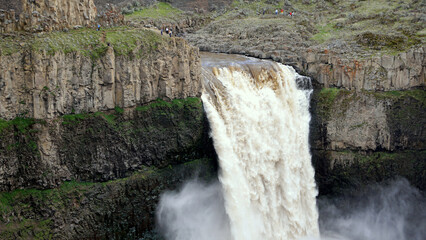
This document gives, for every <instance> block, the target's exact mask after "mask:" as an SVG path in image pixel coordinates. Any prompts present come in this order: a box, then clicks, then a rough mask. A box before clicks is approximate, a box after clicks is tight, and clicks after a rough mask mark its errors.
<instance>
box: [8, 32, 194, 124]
mask: <svg viewBox="0 0 426 240" xmlns="http://www.w3.org/2000/svg"><path fill="white" fill-rule="evenodd" d="M169 41H170V42H169V43H168V44H163V45H161V46H160V47H159V48H158V49H157V50H156V51H155V52H153V53H152V54H148V53H144V54H143V56H139V57H137V56H134V57H132V56H123V55H120V56H117V54H116V53H115V51H114V48H113V46H109V47H108V48H107V50H106V52H105V54H104V55H103V56H101V57H100V58H92V57H91V56H90V55H88V54H85V53H83V52H72V53H67V54H66V53H64V52H61V51H57V52H55V53H54V54H53V55H52V54H51V53H48V52H45V51H43V52H39V51H20V52H17V53H14V54H12V55H9V56H6V55H3V56H0V118H3V119H13V118H15V117H17V116H26V117H32V118H36V119H52V118H55V117H58V116H61V115H64V114H71V113H82V112H86V113H91V112H97V111H106V110H111V109H114V108H115V107H116V106H118V107H121V108H129V107H135V106H137V105H138V104H139V105H140V104H143V103H148V102H150V101H153V100H155V99H157V98H161V99H175V98H186V97H195V96H199V94H200V88H201V85H200V59H199V53H198V50H197V49H196V48H193V47H190V46H189V45H188V44H187V43H186V42H185V41H184V40H183V39H179V38H172V39H171V40H169ZM141 47H143V46H141ZM134 51H135V52H138V49H135V50H134Z"/></svg>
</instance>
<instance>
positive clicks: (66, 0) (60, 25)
mask: <svg viewBox="0 0 426 240" xmlns="http://www.w3.org/2000/svg"><path fill="white" fill-rule="evenodd" d="M8 2H10V1H9V0H2V1H0V6H1V8H6V9H2V10H1V12H0V32H3V33H4V32H14V31H27V32H40V31H51V30H61V29H64V28H72V27H74V26H88V25H91V24H92V23H93V22H94V21H95V19H96V15H97V11H96V7H95V5H94V3H93V0H84V1H81V0H49V1H26V0H17V1H14V3H8Z"/></svg>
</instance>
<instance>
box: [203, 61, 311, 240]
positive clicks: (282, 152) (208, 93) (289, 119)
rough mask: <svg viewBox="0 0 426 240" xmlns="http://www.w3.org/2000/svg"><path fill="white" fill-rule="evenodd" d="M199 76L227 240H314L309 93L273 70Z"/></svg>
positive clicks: (249, 68)
mask: <svg viewBox="0 0 426 240" xmlns="http://www.w3.org/2000/svg"><path fill="white" fill-rule="evenodd" d="M203 74H204V79H205V82H204V91H203V95H202V100H203V103H204V108H205V111H206V113H207V117H208V119H209V122H210V125H211V131H212V132H211V135H212V137H213V141H214V147H215V149H216V152H217V154H218V158H219V164H220V169H221V171H220V176H219V180H220V183H221V185H222V191H223V195H224V200H225V210H226V214H227V215H228V217H229V224H230V229H231V235H232V237H231V238H232V239H233V240H278V239H279V240H281V239H282V240H291V239H298V238H301V237H305V236H313V237H318V236H319V228H318V212H317V207H316V199H315V197H316V196H317V190H316V186H315V181H314V169H313V167H312V165H311V156H310V152H309V143H308V134H309V121H310V114H309V109H308V108H309V98H310V94H311V90H306V89H303V88H302V89H301V88H298V87H297V84H300V83H297V81H296V79H297V77H298V74H297V73H296V72H295V71H294V69H293V68H291V67H288V66H284V65H281V64H278V63H273V62H266V61H265V62H262V64H259V63H256V64H250V63H248V64H240V65H238V64H237V65H232V66H226V67H209V68H204V69H203ZM299 82H300V81H299Z"/></svg>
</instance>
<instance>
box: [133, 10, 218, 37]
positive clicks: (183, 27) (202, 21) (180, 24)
mask: <svg viewBox="0 0 426 240" xmlns="http://www.w3.org/2000/svg"><path fill="white" fill-rule="evenodd" d="M210 21H212V18H211V17H208V16H202V15H201V16H200V15H195V14H188V15H187V16H185V17H182V18H178V19H174V20H172V19H150V18H147V19H144V20H141V21H139V22H138V21H132V22H130V24H131V25H134V26H144V27H148V28H150V27H155V28H157V29H163V30H165V29H166V28H168V29H171V30H172V31H173V33H174V34H176V35H178V36H181V35H182V34H186V33H192V32H195V31H196V30H198V29H199V28H200V27H202V26H204V25H206V24H208V23H209V22H210Z"/></svg>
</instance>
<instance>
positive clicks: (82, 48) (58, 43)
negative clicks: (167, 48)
mask: <svg viewBox="0 0 426 240" xmlns="http://www.w3.org/2000/svg"><path fill="white" fill-rule="evenodd" d="M162 41H164V40H162V39H161V37H160V36H159V35H158V34H157V33H155V32H153V31H149V30H145V29H136V28H130V27H113V28H105V29H103V30H102V31H96V30H95V29H90V28H81V29H73V30H70V31H69V32H52V33H44V34H40V35H35V36H31V37H30V36H27V35H11V36H2V41H0V50H1V51H0V54H1V55H11V54H13V53H15V52H19V51H24V50H26V49H30V50H33V51H38V52H46V53H47V54H50V55H53V54H55V53H56V52H63V53H65V54H67V53H72V52H82V53H83V54H84V55H86V56H89V57H91V58H92V59H97V58H99V57H101V56H103V55H104V54H105V53H106V51H107V49H108V45H110V46H111V47H113V49H114V52H115V53H116V54H117V55H118V56H121V55H124V56H127V55H131V54H134V55H135V56H136V57H140V56H142V55H144V54H145V53H146V52H151V51H153V50H156V49H157V48H158V47H159V45H160V44H161V42H162ZM135 49H138V51H137V52H134V51H135Z"/></svg>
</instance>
